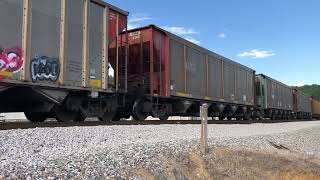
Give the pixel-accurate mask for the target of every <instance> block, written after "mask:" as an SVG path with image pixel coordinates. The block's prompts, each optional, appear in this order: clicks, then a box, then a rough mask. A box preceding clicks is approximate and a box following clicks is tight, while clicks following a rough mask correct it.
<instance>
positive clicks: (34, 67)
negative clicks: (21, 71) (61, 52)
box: [30, 56, 60, 82]
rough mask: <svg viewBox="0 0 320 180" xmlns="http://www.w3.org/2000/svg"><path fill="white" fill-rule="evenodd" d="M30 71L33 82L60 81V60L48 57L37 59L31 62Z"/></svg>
mask: <svg viewBox="0 0 320 180" xmlns="http://www.w3.org/2000/svg"><path fill="white" fill-rule="evenodd" d="M30 71H31V79H32V81H33V82H37V81H52V82H56V81H57V80H58V79H59V74H60V64H59V59H57V58H51V57H47V56H39V57H36V58H34V59H32V60H31V64H30Z"/></svg>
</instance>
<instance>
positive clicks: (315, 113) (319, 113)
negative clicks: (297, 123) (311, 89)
mask: <svg viewBox="0 0 320 180" xmlns="http://www.w3.org/2000/svg"><path fill="white" fill-rule="evenodd" d="M311 103H312V105H311V109H312V117H313V118H314V119H320V102H319V101H318V100H316V99H314V98H312V99H311Z"/></svg>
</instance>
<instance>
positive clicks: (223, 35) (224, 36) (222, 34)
mask: <svg viewBox="0 0 320 180" xmlns="http://www.w3.org/2000/svg"><path fill="white" fill-rule="evenodd" d="M218 38H222V39H225V38H227V34H225V33H220V34H218Z"/></svg>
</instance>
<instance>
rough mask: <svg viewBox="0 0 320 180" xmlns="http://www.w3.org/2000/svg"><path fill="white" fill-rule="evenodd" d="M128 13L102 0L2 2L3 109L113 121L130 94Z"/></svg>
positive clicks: (36, 116) (37, 116)
mask: <svg viewBox="0 0 320 180" xmlns="http://www.w3.org/2000/svg"><path fill="white" fill-rule="evenodd" d="M127 16H128V12H126V11H124V10H121V9H120V8H117V7H115V6H112V5H110V4H108V3H106V2H104V1H102V0H1V3H0V21H1V23H2V24H1V28H0V45H1V46H0V47H1V48H0V98H1V101H0V111H1V112H25V115H26V117H27V118H28V119H29V120H30V121H33V122H41V121H44V120H45V119H46V118H51V117H53V118H56V119H57V120H58V121H71V120H74V121H83V120H84V119H85V118H86V117H99V118H100V119H101V120H106V119H109V117H110V116H113V114H114V113H115V112H116V109H117V107H118V106H121V103H122V101H123V100H122V97H123V94H124V93H126V87H127V78H126V73H125V72H126V68H127V64H126V57H127V56H126V50H127V49H126V47H125V46H124V45H123V44H126V38H122V39H121V38H119V34H120V33H121V32H124V31H126V29H127ZM122 37H123V36H122ZM124 37H125V36H124ZM120 47H121V48H120ZM122 73H123V74H122ZM120 77H121V78H120Z"/></svg>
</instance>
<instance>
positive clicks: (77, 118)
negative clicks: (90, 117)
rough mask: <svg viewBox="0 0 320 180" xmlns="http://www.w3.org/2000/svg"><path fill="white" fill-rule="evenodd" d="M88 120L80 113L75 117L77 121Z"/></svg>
mask: <svg viewBox="0 0 320 180" xmlns="http://www.w3.org/2000/svg"><path fill="white" fill-rule="evenodd" d="M85 120H86V117H84V116H83V115H82V114H80V113H78V116H77V117H76V118H75V119H74V121H75V122H83V121H85Z"/></svg>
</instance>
